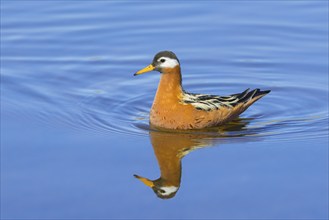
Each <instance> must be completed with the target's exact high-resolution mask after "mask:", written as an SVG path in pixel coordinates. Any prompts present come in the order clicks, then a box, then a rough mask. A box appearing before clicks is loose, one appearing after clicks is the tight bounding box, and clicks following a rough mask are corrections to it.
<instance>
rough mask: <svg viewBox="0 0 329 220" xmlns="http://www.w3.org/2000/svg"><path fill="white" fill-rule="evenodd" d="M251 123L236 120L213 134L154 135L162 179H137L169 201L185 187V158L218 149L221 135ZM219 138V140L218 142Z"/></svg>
mask: <svg viewBox="0 0 329 220" xmlns="http://www.w3.org/2000/svg"><path fill="white" fill-rule="evenodd" d="M247 123H248V120H241V119H238V120H235V121H233V122H231V123H230V124H227V125H226V126H222V127H221V128H216V130H213V131H209V130H208V131H197V132H189V133H186V132H185V133H184V132H169V131H159V130H153V131H150V132H149V134H150V139H151V143H152V146H153V150H154V153H155V156H156V158H157V160H158V164H159V168H160V172H161V176H160V178H158V179H156V180H150V179H148V178H145V177H142V176H139V175H134V176H135V177H136V178H137V179H139V180H140V181H142V182H143V183H144V184H145V185H146V186H148V187H150V188H152V189H153V191H154V193H155V194H156V195H157V196H158V197H159V198H162V199H169V198H172V197H174V196H175V195H176V193H177V191H178V190H179V187H180V185H181V175H182V163H181V160H182V158H183V157H184V156H186V155H187V154H188V153H190V152H191V151H193V150H196V149H200V148H204V147H207V146H212V145H213V144H214V142H216V145H218V144H219V142H220V141H221V139H220V138H218V137H219V135H218V134H219V133H222V134H225V133H226V132H228V131H239V130H242V129H244V128H245V126H246V125H247ZM215 137H216V138H215Z"/></svg>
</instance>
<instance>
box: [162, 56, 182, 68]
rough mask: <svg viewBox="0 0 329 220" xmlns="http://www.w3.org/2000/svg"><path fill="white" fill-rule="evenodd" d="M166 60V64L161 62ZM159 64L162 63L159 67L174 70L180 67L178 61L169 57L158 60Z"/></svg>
mask: <svg viewBox="0 0 329 220" xmlns="http://www.w3.org/2000/svg"><path fill="white" fill-rule="evenodd" d="M162 59H164V60H165V62H163V63H162V62H161V61H160V60H162ZM158 62H159V63H160V65H159V67H161V68H174V67H175V66H177V65H179V63H178V61H177V60H176V59H171V58H169V57H160V58H159V59H158Z"/></svg>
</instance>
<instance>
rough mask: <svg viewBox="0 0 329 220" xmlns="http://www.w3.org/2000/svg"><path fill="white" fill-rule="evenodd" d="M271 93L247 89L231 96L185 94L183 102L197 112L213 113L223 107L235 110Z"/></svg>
mask: <svg viewBox="0 0 329 220" xmlns="http://www.w3.org/2000/svg"><path fill="white" fill-rule="evenodd" d="M269 92H270V90H266V91H260V90H259V89H254V90H252V91H249V89H246V90H245V91H244V92H242V93H237V94H232V95H229V96H217V95H203V94H193V93H187V92H185V93H184V96H183V99H182V102H183V103H185V104H191V105H193V106H194V107H195V108H196V109H197V110H203V111H211V110H218V109H220V108H222V107H226V108H233V107H234V106H236V105H238V104H240V103H246V102H248V101H249V100H250V99H252V98H255V97H258V96H263V95H265V94H267V93H269Z"/></svg>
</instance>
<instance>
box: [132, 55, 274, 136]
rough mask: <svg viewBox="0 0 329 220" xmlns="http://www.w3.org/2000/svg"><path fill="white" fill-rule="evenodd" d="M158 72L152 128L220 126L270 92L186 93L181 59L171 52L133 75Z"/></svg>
mask: <svg viewBox="0 0 329 220" xmlns="http://www.w3.org/2000/svg"><path fill="white" fill-rule="evenodd" d="M150 71H158V72H160V73H161V78H160V81H159V85H158V88H157V91H156V94H155V97H154V101H153V104H152V107H151V110H150V116H149V121H150V125H152V126H153V127H155V128H160V129H161V128H163V129H170V130H190V129H204V128H210V127H217V126H221V125H223V124H225V123H227V122H229V121H231V120H233V119H235V118H237V117H238V116H239V115H240V114H241V113H242V112H244V111H245V110H246V109H247V108H248V107H249V106H251V105H252V104H253V103H254V102H256V101H257V100H258V99H260V98H262V97H263V96H265V95H266V94H268V93H269V92H270V91H271V90H263V91H261V90H260V89H254V90H251V91H250V89H246V90H245V91H243V92H241V93H236V94H232V95H226V96H219V95H208V94H196V93H190V92H186V91H185V90H184V89H183V86H182V74H181V67H180V62H179V59H178V58H177V56H176V54H175V53H173V52H172V51H160V52H158V53H157V54H156V55H155V56H154V58H153V61H152V63H151V64H150V65H148V66H146V67H145V68H143V69H141V70H139V71H137V72H136V73H135V74H134V76H137V75H140V74H143V73H146V72H150Z"/></svg>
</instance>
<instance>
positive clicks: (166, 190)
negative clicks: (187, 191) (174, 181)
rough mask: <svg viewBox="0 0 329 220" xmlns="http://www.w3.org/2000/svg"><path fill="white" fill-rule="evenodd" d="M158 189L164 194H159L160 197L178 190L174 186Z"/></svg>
mask: <svg viewBox="0 0 329 220" xmlns="http://www.w3.org/2000/svg"><path fill="white" fill-rule="evenodd" d="M160 189H162V190H164V191H165V193H161V195H164V196H168V195H170V194H172V193H174V192H176V191H177V190H178V187H176V186H165V187H161V188H160Z"/></svg>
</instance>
